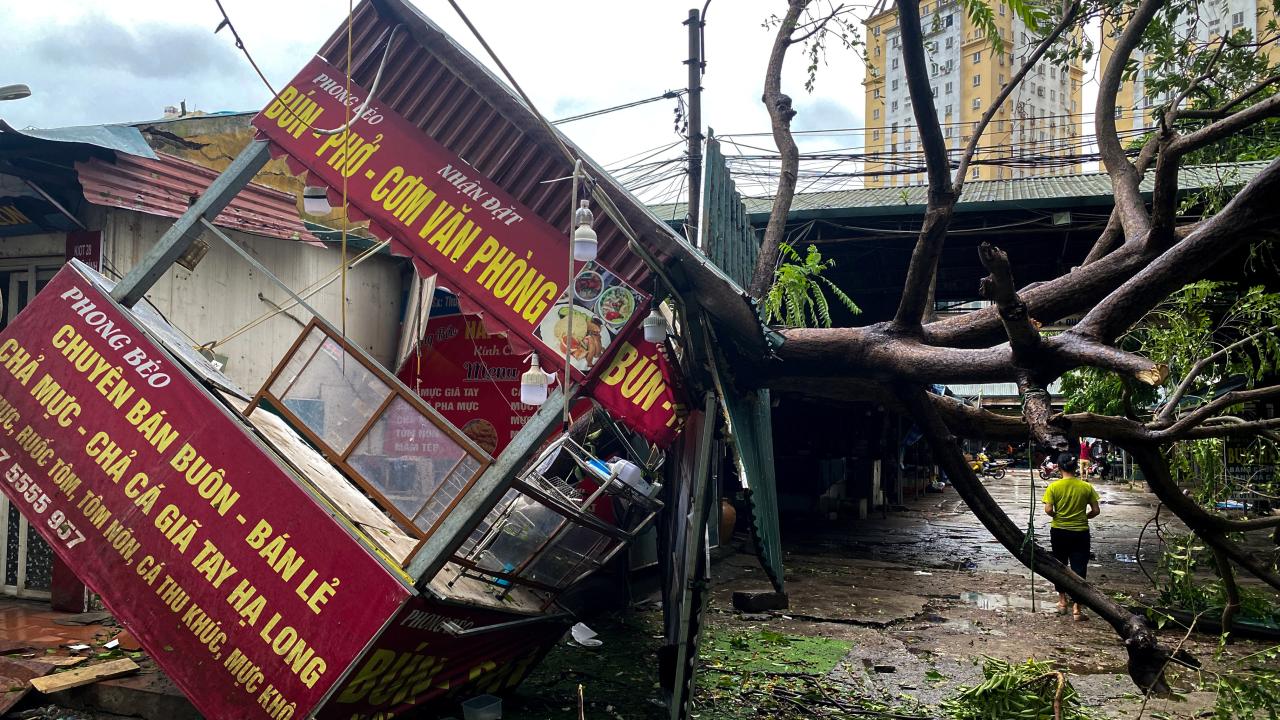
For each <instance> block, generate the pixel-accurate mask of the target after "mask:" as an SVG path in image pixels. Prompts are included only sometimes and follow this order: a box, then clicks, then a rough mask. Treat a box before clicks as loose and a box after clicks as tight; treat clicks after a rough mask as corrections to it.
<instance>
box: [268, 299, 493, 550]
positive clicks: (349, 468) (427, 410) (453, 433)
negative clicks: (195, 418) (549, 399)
mask: <svg viewBox="0 0 1280 720" xmlns="http://www.w3.org/2000/svg"><path fill="white" fill-rule="evenodd" d="M313 333H319V334H320V337H321V341H320V344H319V345H317V346H316V348H315V350H313V351H312V352H311V356H310V357H308V358H307V360H306V362H305V363H304V364H303V366H302V367H301V368H300V369H299V370H298V375H297V377H295V378H294V379H293V381H291V382H290V383H289V387H288V388H286V389H285V390H284V393H283V394H284V395H285V396H286V397H287V396H288V394H289V391H290V390H292V388H293V386H294V383H296V382H297V379H298V378H300V377H301V376H302V374H303V373H305V372H306V371H307V369H308V368H309V367H310V366H311V363H312V361H313V360H314V358H315V356H316V354H318V353H319V352H320V350H321V349H322V348H323V346H324V343H325V341H326V340H332V341H333V342H335V343H337V344H338V346H339V347H341V348H342V351H343V353H344V354H345V356H346V358H348V359H349V360H352V361H355V362H358V363H359V364H360V366H361V367H363V368H364V369H365V370H366V371H367V372H369V373H370V374H371V375H373V376H374V377H375V378H377V379H378V380H379V381H380V382H382V384H383V385H384V386H386V388H387V390H388V392H387V396H386V397H385V398H383V399H382V400H381V402H379V404H378V407H377V409H376V410H374V411H373V412H372V413H371V414H370V415H369V417H368V418H367V419H366V420H365V422H364V424H363V425H361V426H360V428H359V429H358V430H357V431H356V433H355V435H353V436H352V438H351V440H349V441H348V442H347V443H346V447H344V448H335V447H333V446H332V445H330V444H329V443H328V442H326V441H325V440H324V439H323V438H321V437H320V436H319V435H317V434H316V432H314V431H313V430H312V429H311V427H310V426H308V424H307V423H306V422H304V421H303V420H302V419H301V418H300V417H298V415H297V414H296V413H294V412H293V411H292V410H290V409H289V408H288V407H287V406H286V405H285V397H281V396H277V395H276V394H275V393H274V392H272V390H271V388H272V386H273V385H275V383H276V381H277V380H279V379H280V376H281V375H282V374H283V373H284V370H285V368H286V367H287V366H288V364H289V362H290V361H291V360H293V359H294V357H295V356H296V355H297V354H298V353H299V351H300V350H301V349H302V347H303V345H304V344H305V343H306V342H307V341H308V339H309V338H311V337H313ZM353 347H354V346H353V345H352V344H351V343H349V342H348V341H347V340H346V339H345V338H343V337H341V336H339V335H337V334H336V333H334V332H333V331H332V330H331V329H330V328H329V327H328V326H326V325H324V324H322V323H319V322H317V321H316V320H315V319H312V320H311V321H310V322H308V323H307V325H306V326H305V327H304V328H303V330H302V332H301V333H299V334H298V337H297V339H295V340H294V341H293V344H292V345H290V347H289V350H288V351H287V352H286V353H285V354H284V356H283V357H282V358H281V359H280V361H279V362H278V363H277V364H276V366H275V368H273V369H272V371H271V374H270V375H268V376H267V379H266V380H265V381H264V382H263V384H262V388H261V389H260V390H259V391H258V392H257V394H255V395H254V397H253V400H252V401H251V402H250V403H249V405H248V406H247V407H245V410H244V414H245V417H248V416H250V415H252V414H253V412H254V411H256V410H258V409H259V408H260V407H263V406H265V407H266V409H267V411H268V412H271V413H274V414H276V415H278V416H280V417H281V418H283V419H284V421H285V422H286V423H288V424H289V425H290V426H291V427H292V428H293V429H294V430H295V431H296V432H298V433H299V434H301V435H302V436H303V437H304V438H305V439H306V440H307V441H308V442H310V443H311V444H312V445H313V446H315V447H316V448H317V449H318V450H319V451H320V452H321V454H322V455H324V457H325V459H326V460H328V461H329V462H330V463H331V464H332V465H333V466H334V467H336V468H338V470H340V471H341V472H342V474H343V475H345V476H346V477H347V479H348V480H350V481H351V482H353V483H355V484H356V486H357V487H359V488H360V490H361V491H363V492H364V493H365V494H366V495H368V496H369V497H370V498H371V499H372V500H373V502H374V504H375V505H377V506H378V509H379V510H381V511H382V512H383V513H385V514H386V515H387V516H388V517H390V518H391V519H392V520H393V521H394V522H395V523H396V524H397V525H399V526H400V527H401V529H402V530H404V531H405V533H406V534H408V535H410V536H411V537H414V538H416V539H417V540H418V543H417V544H416V545H415V546H414V548H413V550H412V551H411V552H410V553H409V555H408V556H407V557H406V558H405V559H404V561H403V562H402V565H404V566H407V565H408V564H409V562H410V560H412V558H413V557H414V555H416V554H417V553H418V551H419V550H420V549H421V548H422V545H423V543H424V542H426V539H427V538H428V537H430V536H431V534H432V533H433V532H435V530H436V529H437V527H438V526H439V524H440V522H441V520H442V519H443V518H444V516H445V515H447V514H448V513H449V511H451V510H452V509H453V507H454V506H455V505H456V504H457V503H458V501H459V500H460V499H461V498H462V496H464V495H465V494H466V493H467V491H468V490H470V489H471V486H472V485H473V484H474V483H475V481H476V479H477V478H479V477H480V475H481V474H483V473H484V471H485V470H486V469H487V468H488V467H489V466H490V465H491V464H492V463H493V459H492V458H491V457H490V456H489V455H488V454H487V453H485V452H484V451H483V450H481V449H480V447H479V446H477V445H476V444H475V443H474V442H472V441H471V439H470V438H468V437H467V436H466V435H463V434H462V432H461V431H459V430H458V429H457V428H455V427H454V426H453V425H452V424H450V423H449V421H448V420H445V419H444V417H443V416H441V415H440V414H439V413H438V412H436V410H435V408H433V407H431V406H430V405H428V404H427V403H425V402H423V400H422V398H420V397H418V396H417V395H416V394H415V393H413V391H411V390H409V389H408V388H407V387H405V386H404V385H403V384H402V383H401V382H400V381H399V380H397V379H396V378H395V376H393V375H391V374H390V373H388V372H387V371H386V369H385V368H383V367H382V366H381V365H379V364H377V363H376V362H374V361H373V360H372V359H370V358H367V357H365V355H364V353H362V352H359V351H358V350H357V351H353V349H352V348H353ZM397 398H400V399H402V400H404V401H405V402H406V403H408V404H409V406H410V407H412V408H413V409H414V410H416V411H417V412H418V413H419V414H420V415H421V416H422V417H423V418H424V419H426V421H427V422H429V423H431V424H432V425H434V426H435V428H436V429H437V430H439V431H441V432H442V433H443V434H444V435H445V436H447V437H448V438H449V439H450V440H452V441H453V442H454V444H455V445H456V446H457V447H458V448H459V449H460V450H461V451H462V456H461V457H460V458H459V459H458V460H457V461H455V462H454V463H453V465H451V466H450V467H449V470H448V472H446V473H444V474H443V475H442V476H441V478H442V479H441V481H440V483H439V484H437V485H436V487H435V488H433V489H432V490H431V492H430V493H428V494H427V495H426V497H425V498H423V500H422V502H421V504H420V505H419V506H418V508H417V510H416V511H415V512H414V513H413V514H412V517H410V516H409V515H407V514H405V512H404V511H402V510H401V509H400V508H399V507H398V506H397V505H396V504H395V503H394V502H393V501H391V500H390V499H389V498H388V497H387V496H386V495H385V494H384V493H383V491H382V490H381V489H379V488H378V487H377V486H376V485H374V484H373V483H372V482H370V481H369V480H368V479H367V478H366V477H365V476H364V474H363V473H361V472H360V471H358V470H357V469H356V468H355V467H354V466H353V465H352V464H351V462H350V459H351V455H352V454H353V453H354V452H355V451H356V450H357V449H358V448H359V447H360V445H361V443H363V442H364V440H365V439H366V438H367V437H368V435H369V433H370V431H372V429H373V427H374V425H375V424H377V423H378V421H380V420H382V419H383V418H384V417H386V414H387V411H388V409H389V408H390V407H391V405H392V403H394V402H395V401H396V399H397ZM468 457H470V458H471V459H472V460H474V461H475V462H476V469H475V471H474V472H472V473H471V475H470V477H469V478H468V479H467V480H466V482H465V483H464V484H463V485H462V488H461V490H460V492H458V494H457V495H456V496H455V497H454V498H453V499H452V500H451V501H450V503H449V504H448V506H447V507H446V508H445V510H444V511H443V512H442V513H441V514H440V517H438V518H436V520H435V521H434V522H433V523H432V524H431V526H430V527H428V528H426V529H423V528H421V527H420V526H419V525H418V524H417V522H416V521H417V519H418V518H419V517H420V516H421V515H422V512H423V511H424V510H425V509H426V507H427V506H428V505H429V504H430V503H431V502H432V500H434V499H435V498H436V496H437V495H438V493H439V492H440V491H441V489H442V488H443V487H444V485H445V482H446V481H447V480H448V479H449V478H450V477H452V476H453V475H454V473H455V472H457V470H458V468H459V467H461V466H462V463H463V462H464V461H465V460H466V459H467V458H468Z"/></svg>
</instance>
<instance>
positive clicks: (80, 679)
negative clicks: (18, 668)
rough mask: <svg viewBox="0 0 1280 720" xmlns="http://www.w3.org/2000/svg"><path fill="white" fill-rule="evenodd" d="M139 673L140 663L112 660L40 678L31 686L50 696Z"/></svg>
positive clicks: (33, 681)
mask: <svg viewBox="0 0 1280 720" xmlns="http://www.w3.org/2000/svg"><path fill="white" fill-rule="evenodd" d="M137 671H138V663H136V662H134V661H132V660H111V661H109V662H104V663H99V664H97V665H90V666H88V667H81V668H76V669H75V670H68V671H67V672H63V673H58V674H57V675H50V676H48V677H39V678H35V679H33V680H32V681H31V686H32V687H34V688H35V689H36V690H39V691H40V692H42V693H44V694H46V695H48V694H50V693H56V692H60V691H62V690H70V689H71V688H77V687H80V686H82V685H89V684H91V683H95V682H98V681H99V680H109V679H111V678H117V677H120V676H122V675H128V674H130V673H134V672H137Z"/></svg>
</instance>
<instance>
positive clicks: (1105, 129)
mask: <svg viewBox="0 0 1280 720" xmlns="http://www.w3.org/2000/svg"><path fill="white" fill-rule="evenodd" d="M1162 5H1164V0H1143V2H1142V4H1140V5H1139V6H1138V8H1137V10H1135V11H1134V13H1133V15H1132V16H1131V17H1130V18H1129V20H1128V24H1127V25H1126V26H1125V29H1124V32H1122V33H1120V37H1119V38H1118V39H1117V40H1116V45H1115V48H1114V51H1113V53H1112V56H1111V61H1110V62H1108V63H1107V67H1106V68H1105V69H1104V70H1103V72H1102V77H1101V78H1100V79H1099V88H1098V103H1097V106H1096V108H1095V110H1094V123H1095V125H1096V130H1097V133H1096V134H1097V139H1098V152H1099V154H1100V155H1101V157H1102V162H1103V164H1104V165H1105V166H1106V168H1107V173H1108V174H1109V175H1110V176H1111V184H1112V189H1113V191H1114V193H1115V198H1116V209H1117V211H1118V212H1119V213H1120V224H1121V227H1123V228H1124V235H1125V237H1127V238H1138V237H1142V236H1143V235H1146V234H1147V231H1148V230H1149V229H1150V221H1149V218H1148V217H1147V209H1146V203H1145V202H1143V200H1142V194H1141V193H1140V192H1139V183H1140V182H1141V180H1142V177H1141V176H1140V175H1138V172H1137V169H1135V168H1134V166H1133V164H1132V163H1130V162H1129V158H1128V157H1127V156H1126V155H1125V152H1124V147H1123V146H1122V145H1121V144H1120V136H1119V135H1118V134H1117V133H1116V114H1115V113H1116V95H1117V93H1118V92H1119V89H1120V84H1121V82H1122V81H1123V79H1124V69H1125V65H1127V64H1128V62H1129V58H1130V57H1131V56H1132V55H1133V51H1134V50H1135V49H1136V48H1137V47H1138V43H1139V41H1141V39H1142V33H1143V32H1144V31H1145V30H1146V29H1147V26H1148V25H1150V24H1151V21H1152V19H1153V18H1154V17H1155V15H1156V12H1157V11H1159V9H1160V7H1161V6H1162Z"/></svg>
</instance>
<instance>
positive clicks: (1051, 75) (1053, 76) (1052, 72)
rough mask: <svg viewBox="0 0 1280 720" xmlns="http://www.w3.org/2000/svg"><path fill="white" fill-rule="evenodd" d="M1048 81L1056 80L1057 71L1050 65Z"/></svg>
mask: <svg viewBox="0 0 1280 720" xmlns="http://www.w3.org/2000/svg"><path fill="white" fill-rule="evenodd" d="M1049 79H1050V80H1057V79H1058V69H1057V68H1055V67H1053V66H1052V65H1050V66H1049Z"/></svg>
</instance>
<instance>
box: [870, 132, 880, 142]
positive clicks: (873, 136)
mask: <svg viewBox="0 0 1280 720" xmlns="http://www.w3.org/2000/svg"><path fill="white" fill-rule="evenodd" d="M871 139H872V140H879V139H880V131H879V130H872V131H871Z"/></svg>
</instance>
